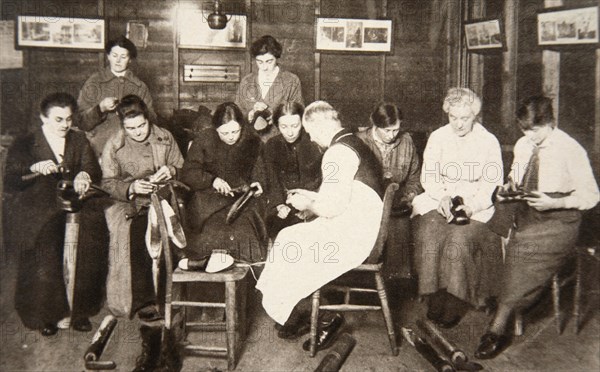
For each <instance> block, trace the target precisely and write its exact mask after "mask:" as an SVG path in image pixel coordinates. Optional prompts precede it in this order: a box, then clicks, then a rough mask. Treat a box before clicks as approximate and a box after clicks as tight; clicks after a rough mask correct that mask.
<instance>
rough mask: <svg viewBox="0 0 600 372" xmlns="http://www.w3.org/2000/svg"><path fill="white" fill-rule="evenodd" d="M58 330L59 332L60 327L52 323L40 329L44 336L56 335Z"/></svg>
mask: <svg viewBox="0 0 600 372" xmlns="http://www.w3.org/2000/svg"><path fill="white" fill-rule="evenodd" d="M56 332H58V327H57V326H56V324H50V323H48V324H46V325H45V326H44V329H42V330H41V331H40V333H41V334H42V336H44V337H50V336H54V335H55V334H56Z"/></svg>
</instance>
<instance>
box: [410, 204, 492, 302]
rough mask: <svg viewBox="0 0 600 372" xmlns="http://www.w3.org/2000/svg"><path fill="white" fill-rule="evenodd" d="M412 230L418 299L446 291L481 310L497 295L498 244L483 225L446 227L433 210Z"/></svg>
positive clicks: (473, 223)
mask: <svg viewBox="0 0 600 372" xmlns="http://www.w3.org/2000/svg"><path fill="white" fill-rule="evenodd" d="M413 226H414V232H415V233H414V234H415V235H414V237H415V267H416V269H417V274H418V276H419V294H420V295H427V294H432V293H435V292H437V291H438V290H440V289H445V290H446V291H447V292H448V293H450V294H452V295H454V296H456V297H458V298H460V299H461V300H463V301H466V302H468V303H470V304H472V305H473V306H475V307H482V306H484V305H485V300H486V299H487V298H488V297H491V296H494V295H495V294H497V291H498V289H497V283H498V279H499V272H500V270H501V267H502V250H501V242H500V237H498V235H496V234H494V233H492V232H491V231H490V230H489V229H488V228H487V226H486V225H485V224H483V223H481V222H478V221H473V220H471V221H470V223H469V224H467V225H462V226H459V225H455V224H449V223H446V219H445V218H444V217H443V216H442V215H440V214H439V213H438V212H437V211H435V210H433V211H430V212H428V213H426V214H425V215H422V216H417V217H415V219H414V222H413Z"/></svg>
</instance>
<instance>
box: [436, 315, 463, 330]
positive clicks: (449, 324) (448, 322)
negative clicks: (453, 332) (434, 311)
mask: <svg viewBox="0 0 600 372" xmlns="http://www.w3.org/2000/svg"><path fill="white" fill-rule="evenodd" d="M461 320H462V317H461V316H460V315H457V316H455V317H454V318H452V319H446V318H445V317H442V318H440V319H438V320H436V321H435V323H436V325H437V326H438V327H440V328H445V329H450V328H454V327H456V326H457V325H458V323H460V321H461Z"/></svg>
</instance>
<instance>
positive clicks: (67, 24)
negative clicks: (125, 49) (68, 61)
mask: <svg viewBox="0 0 600 372" xmlns="http://www.w3.org/2000/svg"><path fill="white" fill-rule="evenodd" d="M15 28H16V33H15V34H16V45H15V47H16V48H17V49H21V48H60V49H85V50H104V44H105V38H106V23H105V21H104V20H103V19H96V18H72V17H54V16H33V15H20V16H17V20H16V23H15Z"/></svg>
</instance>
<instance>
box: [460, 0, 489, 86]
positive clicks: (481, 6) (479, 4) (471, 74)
mask: <svg viewBox="0 0 600 372" xmlns="http://www.w3.org/2000/svg"><path fill="white" fill-rule="evenodd" d="M485 12H486V7H485V2H484V0H473V1H472V8H471V9H470V13H469V17H470V19H480V18H483V17H485ZM483 61H484V58H483V55H481V54H479V53H469V54H468V56H467V81H466V82H465V83H466V84H465V86H468V87H469V88H471V89H472V90H473V91H474V92H475V93H477V94H478V95H479V97H483V83H484V78H483V67H484V65H483Z"/></svg>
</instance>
